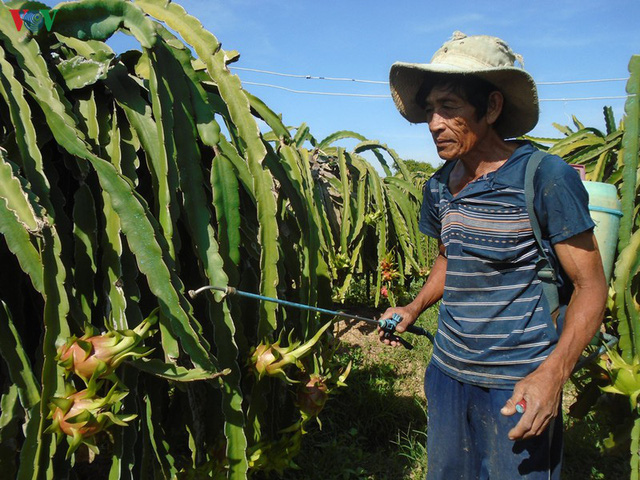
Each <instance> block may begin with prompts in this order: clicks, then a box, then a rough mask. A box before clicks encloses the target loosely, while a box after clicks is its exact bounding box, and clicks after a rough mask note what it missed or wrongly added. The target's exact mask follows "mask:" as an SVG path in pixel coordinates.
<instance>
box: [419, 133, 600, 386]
mask: <svg viewBox="0 0 640 480" xmlns="http://www.w3.org/2000/svg"><path fill="white" fill-rule="evenodd" d="M534 151H535V149H534V147H532V146H531V145H530V144H528V143H525V144H522V145H521V146H519V147H518V148H517V149H516V150H515V152H514V153H513V154H512V155H511V157H510V158H509V159H508V160H507V161H506V162H505V163H504V164H503V165H502V166H501V167H500V168H499V169H498V170H496V171H495V172H491V173H489V174H487V175H485V176H484V177H482V178H480V179H478V180H476V181H474V182H472V183H470V184H468V185H467V186H465V188H464V189H463V190H462V191H461V192H459V193H458V194H457V195H456V196H455V197H454V196H453V195H451V192H450V191H449V189H448V187H446V184H447V179H443V181H444V184H445V187H444V188H443V190H442V198H440V194H439V187H438V184H439V181H438V180H439V179H440V175H441V173H442V169H440V170H439V171H438V172H436V173H435V175H434V176H433V177H432V178H431V179H430V180H429V181H428V182H427V184H426V185H425V189H424V201H423V204H422V210H421V215H420V230H421V231H422V232H423V233H425V234H426V235H429V236H431V237H434V238H438V239H440V240H441V241H442V243H443V244H444V246H445V248H446V255H447V272H446V280H445V288H444V295H443V297H442V302H441V304H440V312H439V320H438V332H437V334H436V337H435V342H434V349H433V361H434V362H435V364H436V366H438V367H439V368H441V369H442V370H443V371H444V372H445V373H447V374H448V375H450V376H451V377H453V378H456V379H458V380H460V381H463V382H466V383H471V384H474V385H479V386H484V387H492V388H512V387H513V385H514V384H515V383H516V382H517V381H519V380H520V379H522V378H523V377H524V376H526V375H527V374H529V373H530V372H531V371H533V370H535V368H536V367H538V366H539V365H540V363H541V362H542V361H544V359H545V358H547V356H548V355H549V353H550V352H551V351H552V350H553V348H554V347H555V345H556V343H557V341H558V332H557V330H556V327H555V326H554V324H553V321H552V320H551V315H550V312H549V306H548V304H547V302H546V299H545V298H544V295H543V292H542V285H541V283H540V280H538V278H537V275H536V270H535V265H536V261H537V259H538V247H537V245H536V242H535V239H534V236H533V232H532V230H531V223H530V222H529V216H528V214H527V209H526V202H525V195H524V173H525V168H526V164H527V161H528V159H529V157H530V156H531V154H532V153H533V152H534ZM534 187H535V204H534V207H535V210H536V216H537V217H538V220H539V222H540V225H541V228H542V230H543V237H544V238H545V241H544V242H543V243H544V245H545V250H546V251H547V253H548V256H549V257H550V260H551V263H552V265H553V266H554V268H556V270H557V271H558V273H559V280H558V287H559V289H560V290H559V292H560V302H561V305H563V306H566V305H567V304H568V300H569V297H570V295H571V288H572V287H571V284H570V282H568V281H567V279H566V277H565V275H564V274H563V272H562V271H561V269H560V268H559V267H558V261H557V257H556V256H555V254H554V253H553V249H552V248H551V246H552V245H553V244H555V243H557V242H561V241H563V240H566V239H568V238H571V237H572V236H574V235H577V234H579V233H581V232H584V231H587V230H589V229H592V228H593V227H594V223H593V221H592V220H591V217H590V215H589V209H588V194H587V192H586V190H585V188H584V186H583V185H582V182H581V181H580V178H579V176H578V174H577V173H576V172H575V171H574V169H573V168H572V167H570V166H569V165H567V164H566V163H565V162H564V161H562V159H560V158H559V157H555V156H547V157H545V158H544V159H543V161H542V163H541V165H540V168H539V169H538V174H537V175H536V177H535V181H534ZM561 311H564V308H561ZM558 321H559V322H560V323H561V322H562V314H561V317H560V318H559V320H558Z"/></svg>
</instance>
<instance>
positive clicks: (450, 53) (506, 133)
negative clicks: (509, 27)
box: [389, 32, 539, 138]
mask: <svg viewBox="0 0 640 480" xmlns="http://www.w3.org/2000/svg"><path fill="white" fill-rule="evenodd" d="M516 61H517V62H518V63H519V64H520V66H521V67H517V66H516ZM522 67H524V61H523V60H522V57H521V56H520V55H518V54H516V53H514V52H513V51H512V50H511V48H509V45H507V43H506V42H505V41H504V40H501V39H499V38H497V37H491V36H488V35H473V36H467V35H465V34H464V33H461V32H454V34H453V37H452V38H451V40H449V41H447V42H445V43H444V44H443V45H442V47H440V49H439V50H438V51H437V52H436V53H435V54H434V55H433V58H432V59H431V62H430V63H406V62H396V63H394V64H393V65H392V66H391V71H390V73H389V85H390V87H391V96H392V97H393V101H394V102H395V104H396V107H397V108H398V110H399V111H400V113H401V114H402V115H403V116H404V117H405V118H406V119H407V120H409V121H410V122H412V123H425V122H426V116H425V112H424V109H423V108H422V107H421V106H420V105H418V103H417V102H416V94H417V93H418V90H420V87H421V86H422V84H423V82H424V81H425V80H428V79H429V77H433V76H435V75H438V76H442V74H452V75H474V76H477V77H480V78H482V79H484V80H486V81H488V82H489V83H491V84H492V85H494V86H495V87H496V89H497V90H499V91H500V92H501V93H502V95H503V97H504V106H503V109H502V115H501V116H500V118H499V119H498V122H497V123H496V125H495V128H496V131H497V132H498V134H500V135H501V136H502V138H513V137H517V136H520V135H524V134H525V133H527V132H529V131H530V130H532V129H533V127H535V126H536V124H537V123H538V112H539V107H538V92H537V89H536V84H535V82H534V80H533V78H532V77H531V75H529V74H528V73H527V72H526V71H525V70H524V68H522Z"/></svg>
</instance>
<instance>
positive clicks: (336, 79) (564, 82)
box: [230, 67, 629, 85]
mask: <svg viewBox="0 0 640 480" xmlns="http://www.w3.org/2000/svg"><path fill="white" fill-rule="evenodd" d="M230 68H232V69H235V70H242V71H245V72H256V73H264V74H267V75H276V76H279V77H290V78H301V79H304V80H329V81H334V82H356V83H373V84H377V85H389V82H387V81H381V80H363V79H358V78H340V77H325V76H313V75H301V74H294V73H282V72H273V71H270V70H259V69H257V68H247V67H230ZM627 80H629V78H628V77H627V78H596V79H592V80H562V81H556V82H553V81H552V82H536V84H537V85H574V84H579V83H604V82H624V81H627Z"/></svg>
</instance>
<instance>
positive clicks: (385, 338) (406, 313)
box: [378, 306, 419, 347]
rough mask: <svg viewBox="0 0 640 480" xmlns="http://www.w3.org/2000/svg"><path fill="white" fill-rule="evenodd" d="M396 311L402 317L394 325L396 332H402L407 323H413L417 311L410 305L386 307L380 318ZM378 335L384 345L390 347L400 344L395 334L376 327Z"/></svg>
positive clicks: (417, 314)
mask: <svg viewBox="0 0 640 480" xmlns="http://www.w3.org/2000/svg"><path fill="white" fill-rule="evenodd" d="M394 313H397V314H398V315H400V316H401V317H402V321H401V322H400V323H398V325H396V332H398V333H402V332H404V331H405V330H406V329H407V327H408V326H409V325H413V323H414V322H415V321H416V319H417V318H418V316H419V313H416V311H415V310H414V309H413V308H411V307H410V306H406V307H392V308H388V309H387V310H386V311H385V312H384V313H383V314H382V316H381V317H380V320H384V319H385V318H391V316H392V315H393V314H394ZM378 335H379V336H380V341H381V342H382V343H384V344H386V345H391V346H392V347H397V346H398V345H402V343H400V340H399V339H398V337H397V336H395V335H387V334H386V332H385V331H384V330H382V329H381V328H380V327H378Z"/></svg>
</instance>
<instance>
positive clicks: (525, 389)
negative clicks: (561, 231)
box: [501, 231, 607, 440]
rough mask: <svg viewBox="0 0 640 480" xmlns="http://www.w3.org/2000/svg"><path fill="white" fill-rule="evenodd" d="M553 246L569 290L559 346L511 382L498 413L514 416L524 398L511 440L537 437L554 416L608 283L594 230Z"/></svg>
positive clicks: (596, 323)
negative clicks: (507, 396)
mask: <svg viewBox="0 0 640 480" xmlns="http://www.w3.org/2000/svg"><path fill="white" fill-rule="evenodd" d="M554 250H555V252H556V254H557V256H558V259H559V260H560V264H561V265H562V268H563V269H564V271H565V272H566V274H567V275H568V276H569V278H570V280H571V282H572V283H573V286H574V291H573V294H572V295H571V300H570V302H569V306H568V307H567V311H566V315H565V321H564V325H563V329H562V334H561V335H560V338H559V340H558V345H557V346H556V348H555V349H554V351H553V352H552V353H551V355H549V357H547V359H546V360H545V361H544V362H543V363H542V364H541V365H540V366H539V367H538V368H537V369H536V370H535V371H533V372H532V373H531V374H530V375H528V376H527V377H525V378H524V379H522V380H521V381H520V382H518V383H517V384H516V386H515V388H514V390H513V395H512V397H511V398H510V399H509V400H508V401H507V403H506V405H505V406H504V407H503V408H502V410H501V412H502V414H503V415H513V414H514V413H515V412H516V409H515V405H516V404H517V403H518V402H520V401H521V400H523V399H524V400H525V401H526V411H525V413H524V414H523V415H522V418H521V419H520V421H519V422H518V424H517V425H516V426H515V427H514V428H513V429H512V430H511V431H510V432H509V438H510V439H512V440H519V439H524V438H529V437H533V436H536V435H540V434H541V433H542V432H543V431H544V430H545V428H546V427H547V426H548V425H549V422H550V421H551V419H552V418H554V417H555V416H556V415H558V411H559V406H560V398H561V394H562V387H563V385H564V383H565V382H566V381H567V379H568V378H569V376H570V375H571V372H572V370H573V368H574V366H575V364H576V362H577V361H578V359H579V358H580V354H581V353H582V351H583V350H584V348H585V347H586V346H587V344H588V343H589V342H590V341H591V339H592V338H593V336H594V335H595V334H596V332H597V331H598V329H599V328H600V324H601V323H602V318H603V316H604V309H605V304H606V300H607V283H606V279H605V276H604V269H603V267H602V260H601V258H600V253H599V251H598V245H597V242H596V239H595V236H594V235H593V232H591V231H589V232H584V233H581V234H579V235H576V236H574V237H571V238H569V239H568V240H565V241H563V242H559V243H557V244H556V245H555V246H554Z"/></svg>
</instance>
